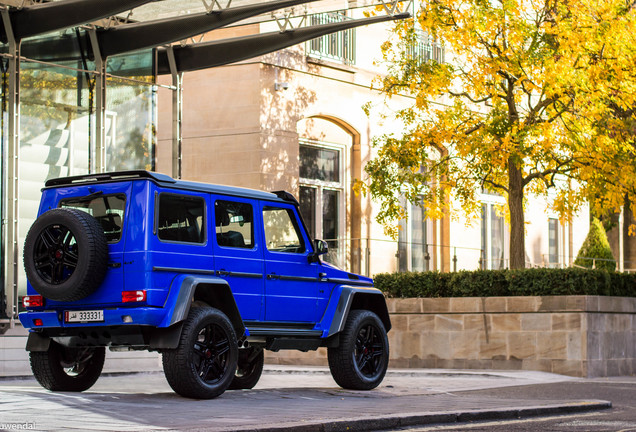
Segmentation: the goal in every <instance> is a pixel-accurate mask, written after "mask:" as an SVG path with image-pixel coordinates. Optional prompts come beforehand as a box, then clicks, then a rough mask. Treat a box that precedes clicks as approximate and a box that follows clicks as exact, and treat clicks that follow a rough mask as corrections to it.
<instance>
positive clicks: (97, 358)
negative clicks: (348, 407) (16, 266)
mask: <svg viewBox="0 0 636 432" xmlns="http://www.w3.org/2000/svg"><path fill="white" fill-rule="evenodd" d="M38 214H39V216H38V218H37V220H36V221H35V222H34V224H33V226H32V227H31V229H30V230H29V233H28V235H27V237H26V240H25V245H24V266H25V269H26V274H27V279H28V291H27V295H26V296H25V297H24V298H23V306H24V307H25V309H26V312H23V313H21V314H20V321H21V322H22V324H23V326H24V327H26V328H28V329H29V330H30V333H29V338H28V342H27V347H26V349H27V351H29V355H30V361H31V368H32V370H33V374H34V375H35V378H36V379H37V380H38V381H39V383H40V384H41V385H42V386H43V387H45V388H47V389H49V390H54V391H55V390H57V391H83V390H86V389H88V388H90V387H91V386H92V385H93V384H94V383H95V381H97V379H98V378H99V375H100V373H101V371H102V367H103V364H104V356H105V347H108V348H109V349H111V350H113V351H118V350H150V351H158V352H160V353H161V354H162V359H163V367H164V373H165V375H166V378H167V380H168V382H169V384H170V386H171V387H172V388H173V389H174V391H175V392H177V393H178V394H180V395H182V396H185V397H191V398H199V399H209V398H214V397H216V396H219V395H220V394H222V393H223V392H224V391H225V390H226V389H228V388H230V389H248V388H252V387H254V386H255V385H256V383H257V382H258V380H259V378H260V376H261V372H262V370H263V358H264V357H263V350H272V351H278V350H287V349H293V350H301V351H308V350H316V349H318V348H319V347H327V349H328V360H329V367H330V370H331V373H332V376H333V378H334V379H335V381H336V382H337V383H338V384H339V385H340V386H342V387H344V388H348V389H358V390H362V389H372V388H375V387H376V386H378V385H379V384H380V382H381V381H382V379H383V378H384V375H385V373H386V369H387V365H388V360H389V344H388V339H387V335H386V333H387V331H388V330H390V328H391V322H390V320H389V314H388V310H387V306H386V302H385V299H384V296H383V295H382V293H381V292H380V291H379V290H377V289H375V288H373V281H372V280H371V279H370V278H367V277H364V276H359V275H356V274H352V273H348V272H346V271H343V270H340V269H338V268H336V267H334V266H332V265H330V264H328V263H326V262H322V261H321V259H320V257H321V255H323V254H325V253H326V252H327V244H326V243H325V242H324V241H322V240H314V241H312V239H311V237H310V235H309V234H308V232H307V229H306V227H305V225H304V223H303V220H302V218H301V216H300V212H299V204H298V201H296V199H295V198H294V197H293V196H292V195H291V194H289V193H287V192H273V193H268V192H262V191H257V190H250V189H242V188H235V187H228V186H219V185H209V184H203V183H194V182H188V181H181V180H174V179H172V178H171V177H169V176H166V175H162V174H158V173H153V172H147V171H126V172H113V173H105V174H91V175H84V176H77V177H65V178H59V179H53V180H49V181H47V182H46V185H45V187H44V189H43V190H42V199H41V202H40V209H39V213H38Z"/></svg>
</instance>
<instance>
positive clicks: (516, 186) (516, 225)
mask: <svg viewBox="0 0 636 432" xmlns="http://www.w3.org/2000/svg"><path fill="white" fill-rule="evenodd" d="M508 178H509V181H508V209H509V211H510V268H511V269H521V268H524V267H525V265H526V235H525V218H524V214H523V173H522V172H521V168H520V167H519V166H518V165H517V164H516V163H515V162H514V161H513V160H512V158H510V159H508Z"/></svg>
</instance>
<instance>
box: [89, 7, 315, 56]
mask: <svg viewBox="0 0 636 432" xmlns="http://www.w3.org/2000/svg"><path fill="white" fill-rule="evenodd" d="M314 1H317V0H284V1H273V2H268V3H260V4H256V5H248V6H242V7H236V8H230V9H223V10H213V11H210V12H206V13H199V14H195V15H190V16H183V17H174V18H166V19H162V20H156V21H147V22H141V23H134V24H124V25H121V26H118V27H113V28H110V29H105V30H100V31H98V32H97V39H98V41H99V46H100V52H101V56H102V58H106V57H109V56H112V55H116V54H121V53H124V52H129V51H135V50H138V49H142V48H152V47H156V46H158V45H164V44H169V43H172V42H176V41H179V40H183V39H186V38H189V37H192V36H196V35H199V34H202V33H206V32H208V31H211V30H215V29H218V28H221V27H225V26H227V25H230V24H233V23H235V22H238V21H241V20H244V19H246V18H250V17H253V16H256V15H260V14H263V13H266V12H271V11H274V10H277V9H283V8H287V7H291V6H295V5H299V4H304V3H310V2H314Z"/></svg>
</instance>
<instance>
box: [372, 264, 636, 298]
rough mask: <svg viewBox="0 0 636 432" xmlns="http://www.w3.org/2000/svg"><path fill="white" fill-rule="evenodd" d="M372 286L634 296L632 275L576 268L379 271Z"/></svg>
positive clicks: (454, 293)
mask: <svg viewBox="0 0 636 432" xmlns="http://www.w3.org/2000/svg"><path fill="white" fill-rule="evenodd" d="M374 282H375V286H376V287H377V288H379V289H380V290H382V291H383V292H384V293H386V295H387V296H389V297H401V298H409V297H495V296H546V295H611V296H622V297H636V274H627V273H615V272H607V271H605V270H585V269H579V268H567V269H545V268H532V269H524V270H477V271H460V272H457V273H439V272H421V273H418V272H408V273H383V274H378V275H376V276H375V278H374Z"/></svg>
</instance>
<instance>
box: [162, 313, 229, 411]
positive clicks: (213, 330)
mask: <svg viewBox="0 0 636 432" xmlns="http://www.w3.org/2000/svg"><path fill="white" fill-rule="evenodd" d="M237 361H238V344H237V340H236V333H235V332H234V328H233V327H232V324H231V323H230V320H229V319H228V318H227V316H226V315H225V314H224V313H223V312H221V311H220V310H218V309H214V308H210V307H193V308H192V309H190V313H189V314H188V318H187V319H186V321H185V323H184V325H183V330H182V332H181V339H180V340H179V345H178V347H177V348H176V349H172V350H166V351H164V352H163V370H164V373H165V375H166V379H167V380H168V383H169V384H170V387H172V389H173V390H174V391H175V392H176V393H178V394H180V395H181V396H184V397H189V398H194V399H212V398H215V397H217V396H219V395H221V394H222V393H223V392H224V391H225V390H226V389H227V388H228V387H229V385H230V383H231V382H232V379H233V378H234V373H235V372H236V365H237Z"/></svg>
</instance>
